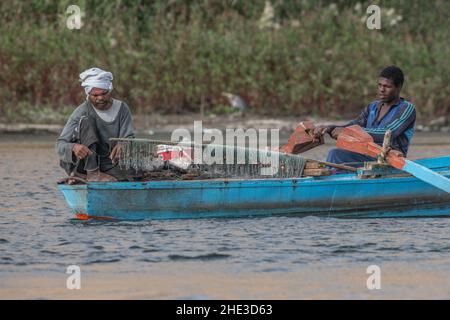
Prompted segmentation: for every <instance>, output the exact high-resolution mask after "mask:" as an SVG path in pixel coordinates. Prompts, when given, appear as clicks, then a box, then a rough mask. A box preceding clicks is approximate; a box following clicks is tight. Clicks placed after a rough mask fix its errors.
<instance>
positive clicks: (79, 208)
mask: <svg viewBox="0 0 450 320" xmlns="http://www.w3.org/2000/svg"><path fill="white" fill-rule="evenodd" d="M421 161H422V163H421V164H423V165H426V166H428V167H429V168H430V169H431V170H434V171H438V172H439V173H440V174H442V175H444V176H447V177H450V170H449V167H450V157H440V158H434V159H423V160H421ZM59 188H60V190H61V191H62V192H63V194H64V196H65V198H66V200H67V202H68V204H69V206H70V207H71V208H72V209H73V211H74V212H75V213H86V214H88V215H91V216H101V217H109V218H116V219H127V220H136V219H138V220H140V219H178V218H210V217H230V218H231V217H254V216H268V215H292V216H294V215H295V216H306V215H316V216H327V217H328V216H330V217H342V218H354V217H356V218H379V217H432V216H446V217H450V194H448V193H446V192H444V191H442V190H440V189H437V188H435V187H433V186H431V185H429V184H428V183H425V182H423V181H421V180H419V179H417V178H415V177H395V176H392V177H389V176H383V177H382V178H376V179H360V178H358V176H357V175H356V174H353V173H351V174H336V175H332V176H327V177H314V178H312V177H307V178H293V179H261V180H242V179H217V180H192V181H149V182H113V183H111V182H96V183H93V182H92V183H89V184H88V185H81V186H80V185H75V186H69V185H60V186H59Z"/></svg>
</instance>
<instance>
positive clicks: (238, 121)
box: [0, 114, 450, 135]
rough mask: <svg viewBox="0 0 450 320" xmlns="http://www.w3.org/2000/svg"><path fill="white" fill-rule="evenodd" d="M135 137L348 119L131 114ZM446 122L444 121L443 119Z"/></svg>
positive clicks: (0, 129)
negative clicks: (197, 125) (183, 130)
mask: <svg viewBox="0 0 450 320" xmlns="http://www.w3.org/2000/svg"><path fill="white" fill-rule="evenodd" d="M133 118H134V125H135V130H136V134H138V135H142V134H144V135H146V134H147V135H153V134H164V133H170V132H172V131H173V130H175V129H177V128H188V129H190V130H192V129H193V124H194V121H202V126H203V128H204V129H205V128H215V129H219V130H225V129H227V128H233V129H248V128H254V129H279V130H280V132H282V133H287V134H290V133H291V132H293V131H294V130H295V128H296V127H297V124H298V123H299V122H300V121H306V120H309V121H313V122H314V123H315V124H316V125H329V124H335V125H343V124H346V123H348V122H349V121H350V120H351V119H347V120H333V119H326V118H315V117H295V118H293V117H279V118H273V117H257V116H254V117H252V116H247V117H240V116H237V115H221V116H205V117H201V116H199V115H196V114H194V115H192V114H191V115H176V116H173V115H167V116H161V115H152V116H148V115H140V114H137V115H134V116H133ZM444 120H445V119H444ZM63 127H64V124H40V123H6V122H0V134H59V133H60V132H61V131H62V129H63ZM416 131H417V132H442V133H449V132H450V126H448V125H446V121H442V119H440V118H438V119H436V121H430V122H429V123H427V124H422V123H419V124H417V125H416Z"/></svg>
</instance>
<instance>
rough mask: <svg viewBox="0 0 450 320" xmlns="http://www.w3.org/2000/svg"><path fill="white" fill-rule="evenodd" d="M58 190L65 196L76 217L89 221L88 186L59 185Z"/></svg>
mask: <svg viewBox="0 0 450 320" xmlns="http://www.w3.org/2000/svg"><path fill="white" fill-rule="evenodd" d="M58 189H59V190H60V191H61V192H62V194H63V195H64V198H65V199H66V202H67V204H68V205H69V207H70V209H71V210H72V213H73V214H74V215H75V217H76V218H78V219H83V220H85V219H87V217H88V215H87V201H86V199H87V185H85V184H80V185H67V184H60V185H58Z"/></svg>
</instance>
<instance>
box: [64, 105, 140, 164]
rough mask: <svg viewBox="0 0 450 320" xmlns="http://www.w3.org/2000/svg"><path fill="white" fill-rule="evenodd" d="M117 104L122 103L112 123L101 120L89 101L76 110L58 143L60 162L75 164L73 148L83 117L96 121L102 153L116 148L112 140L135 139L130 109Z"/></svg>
mask: <svg viewBox="0 0 450 320" xmlns="http://www.w3.org/2000/svg"><path fill="white" fill-rule="evenodd" d="M117 102H119V103H120V109H119V112H118V114H117V116H116V117H115V119H114V120H113V121H111V122H106V121H104V120H103V119H102V118H100V116H99V115H98V114H97V113H96V112H95V110H94V107H93V106H92V104H91V103H90V102H89V101H85V102H83V103H82V104H81V105H79V106H78V107H77V108H76V109H75V111H74V112H73V113H72V114H71V115H70V117H69V120H68V121H67V123H66V125H65V126H64V129H63V130H62V132H61V135H60V136H59V138H58V140H57V141H56V152H57V153H58V156H59V158H60V160H62V161H64V162H69V163H74V164H75V162H76V160H77V159H76V157H75V155H74V154H73V153H72V148H73V145H74V144H75V143H76V142H75V137H76V134H75V129H76V128H77V127H78V123H79V122H80V119H81V117H82V116H90V117H93V118H94V119H95V122H96V125H97V132H98V137H99V139H100V150H99V152H100V153H106V152H108V150H110V149H111V148H113V147H114V143H112V142H111V141H109V139H110V138H132V137H134V129H133V119H132V117H131V112H130V108H129V107H128V105H127V104H126V103H124V102H122V101H118V100H117V101H116V103H117Z"/></svg>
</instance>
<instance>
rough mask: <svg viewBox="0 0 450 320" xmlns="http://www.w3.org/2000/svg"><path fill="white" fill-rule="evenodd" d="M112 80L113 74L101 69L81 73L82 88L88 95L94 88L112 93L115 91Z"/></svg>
mask: <svg viewBox="0 0 450 320" xmlns="http://www.w3.org/2000/svg"><path fill="white" fill-rule="evenodd" d="M112 80H113V75H112V73H111V72H108V71H105V70H102V69H100V68H90V69H87V70H85V71H83V72H82V73H80V81H81V86H82V87H83V88H84V91H85V92H86V95H88V94H89V92H91V90H92V88H99V89H105V90H108V91H111V90H112V89H113V85H112Z"/></svg>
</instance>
